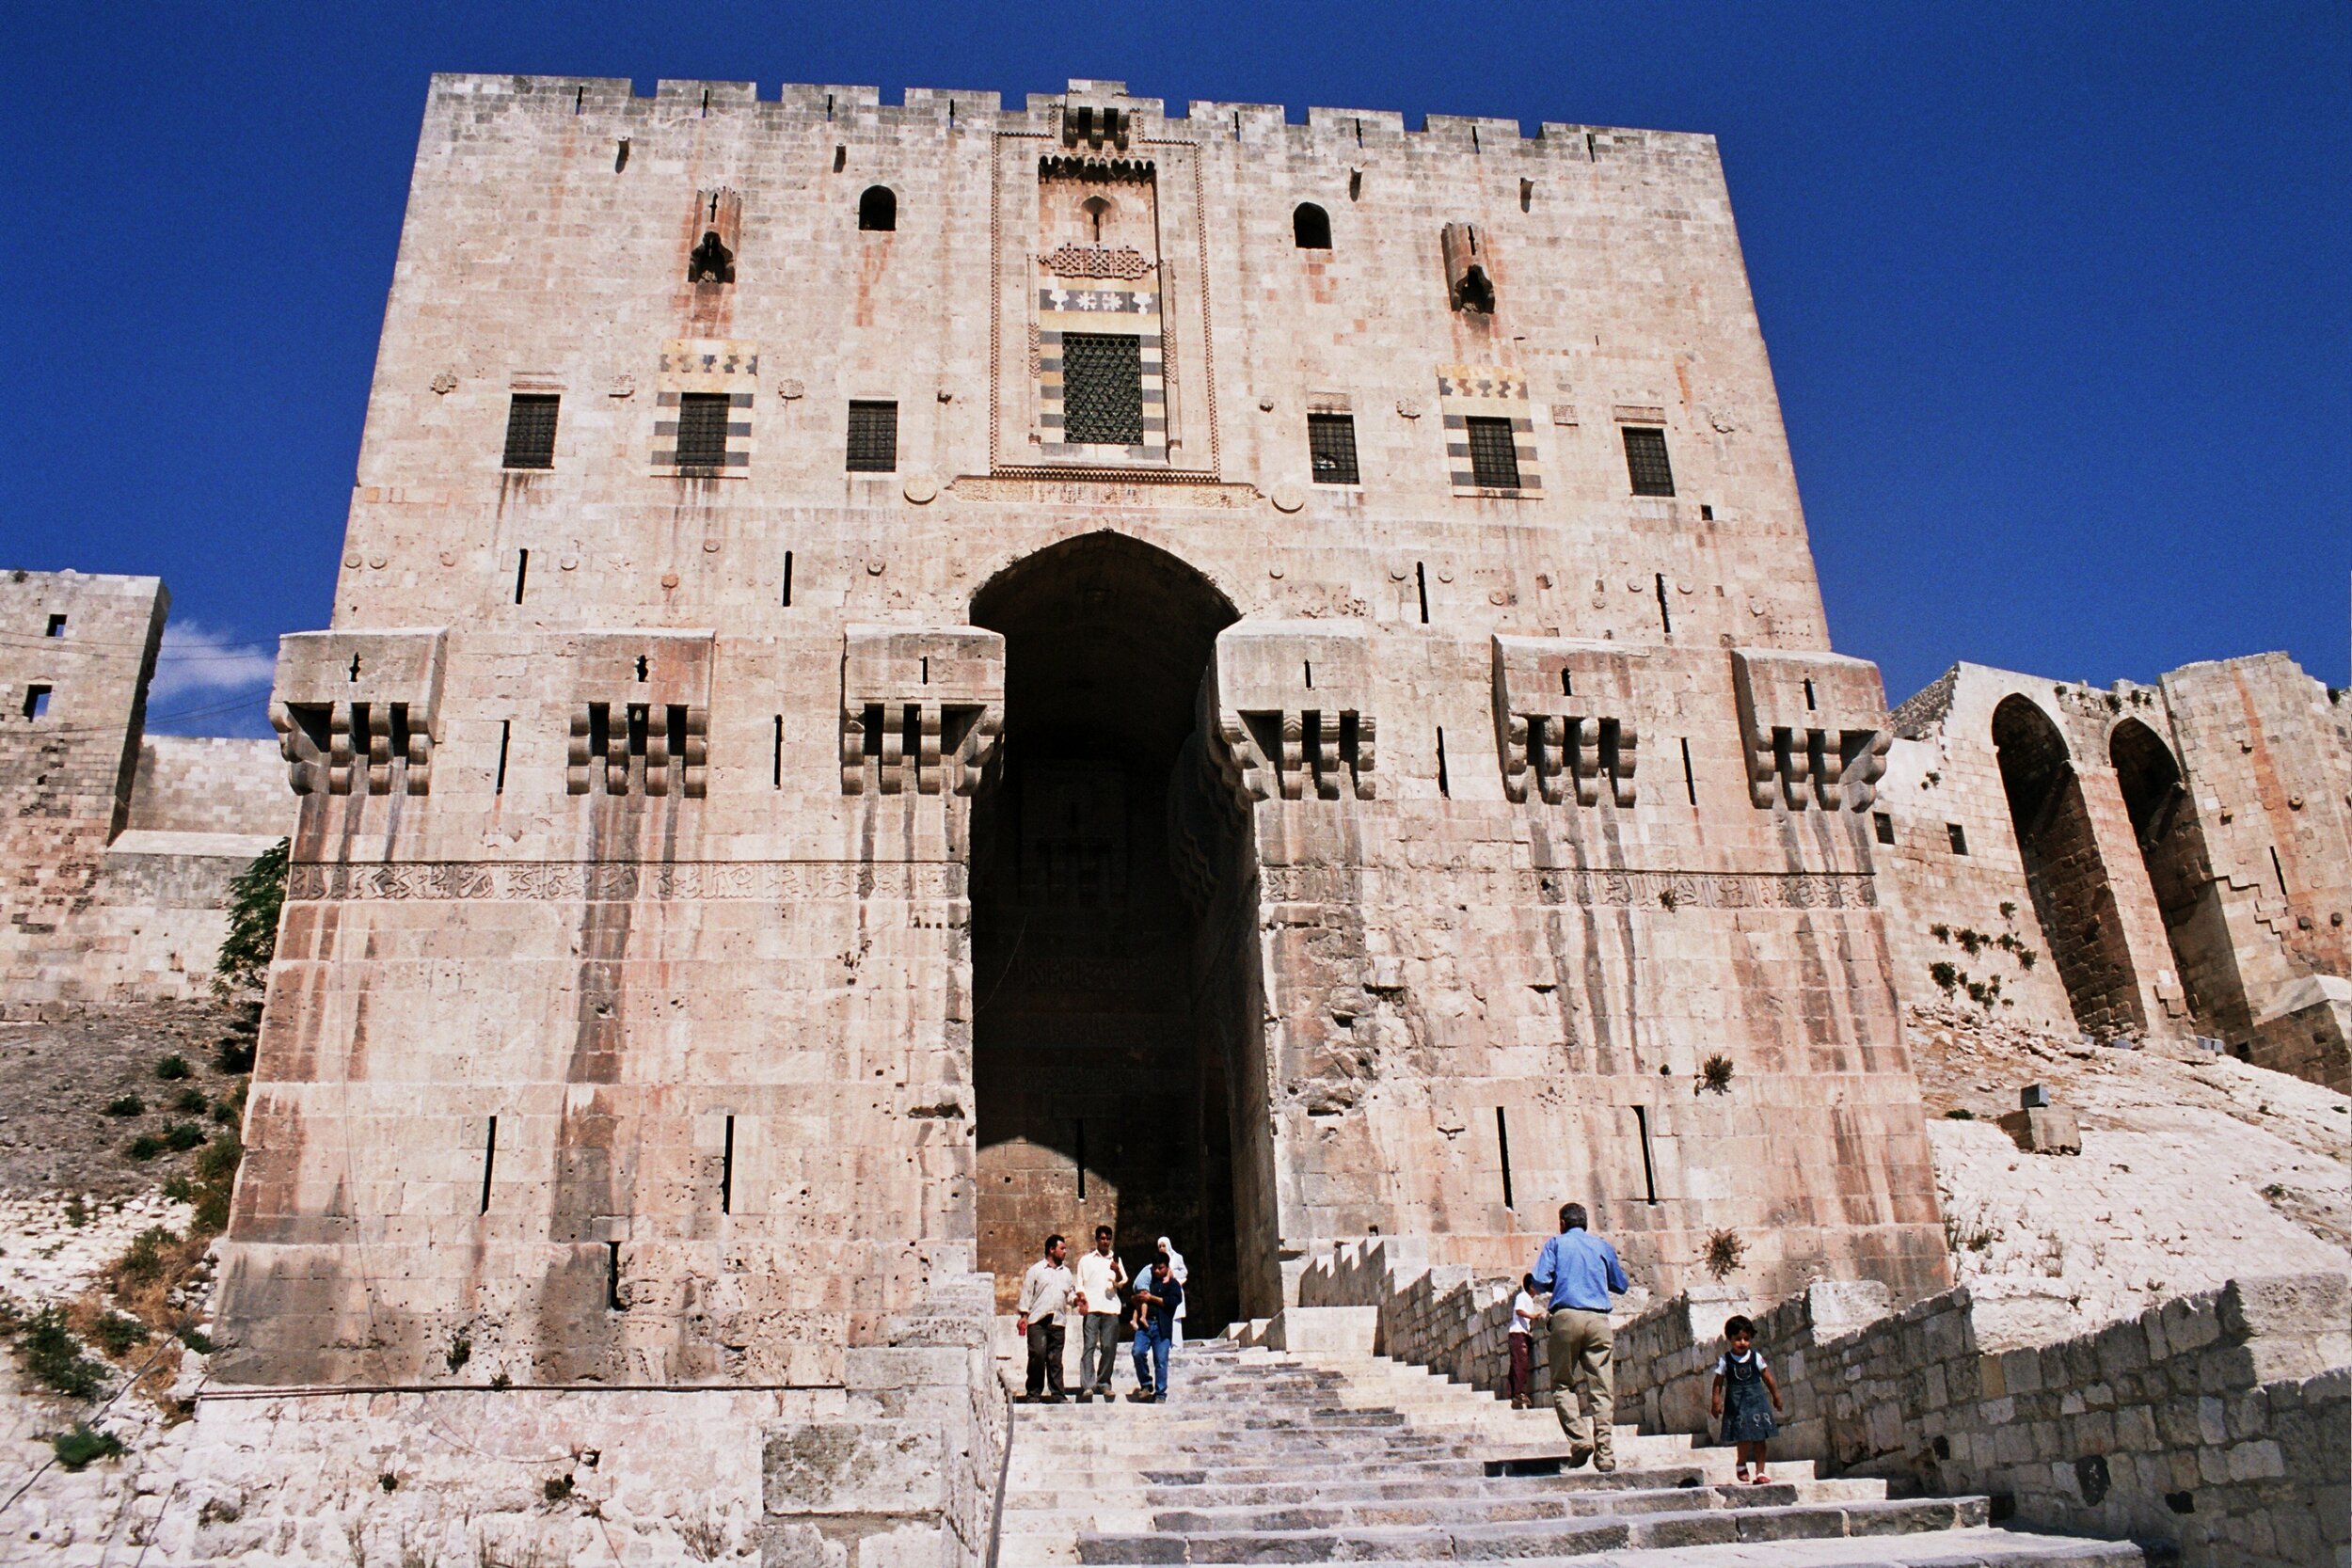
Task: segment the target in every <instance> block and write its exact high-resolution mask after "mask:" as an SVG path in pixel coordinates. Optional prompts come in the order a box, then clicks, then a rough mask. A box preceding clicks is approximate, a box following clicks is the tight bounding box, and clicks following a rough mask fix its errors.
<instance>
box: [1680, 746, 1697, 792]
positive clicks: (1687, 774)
mask: <svg viewBox="0 0 2352 1568" xmlns="http://www.w3.org/2000/svg"><path fill="white" fill-rule="evenodd" d="M1682 793H1683V794H1685V795H1687V796H1689V797H1690V799H1691V803H1692V805H1694V806H1695V805H1697V804H1698V803H1699V781H1698V775H1696V774H1695V773H1692V771H1691V737H1690V736H1687V735H1686V736H1683V737H1682Z"/></svg>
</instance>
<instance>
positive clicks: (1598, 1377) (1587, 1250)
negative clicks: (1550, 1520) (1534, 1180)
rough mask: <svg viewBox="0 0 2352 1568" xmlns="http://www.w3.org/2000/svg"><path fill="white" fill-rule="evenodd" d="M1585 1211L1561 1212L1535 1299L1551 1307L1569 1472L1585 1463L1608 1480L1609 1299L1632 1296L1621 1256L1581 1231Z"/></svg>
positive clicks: (1554, 1374) (1612, 1395) (1540, 1256)
mask: <svg viewBox="0 0 2352 1568" xmlns="http://www.w3.org/2000/svg"><path fill="white" fill-rule="evenodd" d="M1584 1223H1585V1214H1584V1206H1583V1205H1582V1204H1581V1203H1565V1204H1562V1205H1561V1207H1560V1234H1558V1235H1557V1236H1554V1237H1552V1238H1551V1240H1549V1241H1548V1242H1546V1243H1544V1249H1543V1251H1541V1252H1539V1253H1537V1254H1536V1255H1535V1268H1534V1286H1535V1293H1536V1295H1537V1296H1539V1297H1542V1298H1546V1299H1549V1302H1550V1303H1551V1307H1550V1322H1549V1334H1548V1336H1547V1338H1549V1341H1550V1343H1549V1347H1548V1348H1549V1350H1550V1353H1551V1357H1550V1359H1551V1406H1552V1408H1553V1409H1554V1410H1555V1411H1557V1412H1558V1413H1559V1416H1560V1430H1561V1431H1563V1432H1565V1433H1567V1434H1568V1467H1569V1468H1570V1469H1574V1468H1575V1467H1576V1466H1578V1465H1581V1464H1583V1463H1584V1462H1585V1461H1586V1460H1588V1459H1589V1460H1591V1461H1592V1462H1593V1468H1594V1469H1596V1470H1598V1471H1600V1472H1602V1473H1603V1474H1606V1473H1608V1472H1609V1471H1611V1470H1613V1469H1615V1468H1616V1467H1617V1456H1616V1453H1615V1451H1614V1449H1615V1444H1614V1441H1613V1435H1612V1433H1611V1431H1610V1423H1611V1421H1612V1420H1613V1418H1614V1415H1615V1404H1616V1388H1615V1382H1614V1379H1613V1376H1612V1374H1611V1372H1610V1370H1609V1356H1610V1352H1611V1349H1612V1348H1613V1344H1614V1342H1615V1341H1614V1338H1613V1334H1612V1332H1611V1329H1610V1325H1609V1310H1610V1307H1611V1303H1610V1299H1609V1297H1610V1293H1611V1292H1612V1291H1614V1292H1616V1293H1617V1294H1619V1295H1623V1294H1624V1293H1625V1292H1626V1291H1629V1290H1631V1289H1632V1288H1633V1285H1632V1282H1631V1281H1630V1280H1629V1279H1627V1278H1626V1276H1625V1267H1624V1265H1623V1264H1621V1263H1619V1262H1618V1261H1617V1249H1616V1248H1615V1247H1613V1246H1611V1245H1610V1244H1609V1243H1607V1242H1604V1241H1602V1240H1601V1239H1600V1238H1599V1237H1597V1236H1596V1235H1594V1234H1592V1233H1591V1232H1590V1231H1588V1230H1586V1229H1585V1228H1584Z"/></svg>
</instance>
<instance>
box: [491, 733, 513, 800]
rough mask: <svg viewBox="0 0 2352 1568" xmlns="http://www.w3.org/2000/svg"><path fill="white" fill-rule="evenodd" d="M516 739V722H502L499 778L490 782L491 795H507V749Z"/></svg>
mask: <svg viewBox="0 0 2352 1568" xmlns="http://www.w3.org/2000/svg"><path fill="white" fill-rule="evenodd" d="M514 738H515V721H513V720H512V719H501V720H500V721H499V770H498V776H497V777H496V778H494V779H492V780H491V781H490V793H491V794H493V795H503V794H505V793H506V749H507V747H508V746H509V745H510V744H512V743H513V741H514Z"/></svg>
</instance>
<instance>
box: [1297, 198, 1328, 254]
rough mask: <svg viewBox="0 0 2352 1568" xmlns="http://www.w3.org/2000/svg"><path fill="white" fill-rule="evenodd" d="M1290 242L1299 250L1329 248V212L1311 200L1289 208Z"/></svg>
mask: <svg viewBox="0 0 2352 1568" xmlns="http://www.w3.org/2000/svg"><path fill="white" fill-rule="evenodd" d="M1291 243H1292V244H1294V245H1296V246H1297V247H1298V248H1299V249H1301V250H1328V249H1330V248H1331V214H1328V213H1327V212H1325V211H1324V210H1323V209H1322V208H1321V207H1318V206H1316V205H1315V204H1314V203H1313V202H1311V201H1302V202H1300V203H1299V204H1298V205H1297V206H1296V207H1295V208H1293V209H1292V210H1291Z"/></svg>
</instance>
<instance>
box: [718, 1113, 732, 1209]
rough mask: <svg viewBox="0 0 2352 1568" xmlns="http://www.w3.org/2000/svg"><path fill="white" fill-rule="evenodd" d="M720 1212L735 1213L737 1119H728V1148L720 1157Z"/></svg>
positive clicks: (724, 1149)
mask: <svg viewBox="0 0 2352 1568" xmlns="http://www.w3.org/2000/svg"><path fill="white" fill-rule="evenodd" d="M719 1212H721V1213H722V1214H732V1213H734V1212H735V1118H734V1117H727V1141H726V1147H725V1148H723V1150H722V1151H721V1152H720V1155H719Z"/></svg>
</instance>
